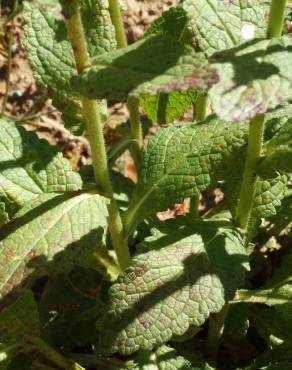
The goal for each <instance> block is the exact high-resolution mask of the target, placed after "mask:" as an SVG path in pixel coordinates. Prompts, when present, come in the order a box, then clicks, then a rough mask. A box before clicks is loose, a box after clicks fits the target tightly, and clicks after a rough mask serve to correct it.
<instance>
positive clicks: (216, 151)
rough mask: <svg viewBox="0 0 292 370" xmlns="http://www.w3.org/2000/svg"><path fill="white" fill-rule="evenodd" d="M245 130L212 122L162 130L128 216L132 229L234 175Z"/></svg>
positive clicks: (147, 158)
mask: <svg viewBox="0 0 292 370" xmlns="http://www.w3.org/2000/svg"><path fill="white" fill-rule="evenodd" d="M246 136H247V125H246V124H238V125H230V124H229V123H228V124H224V123H223V122H221V121H218V120H216V119H210V120H208V121H206V122H204V123H201V124H199V125H198V124H193V125H187V126H184V127H181V128H178V127H170V128H166V129H160V130H159V131H158V133H157V134H156V135H155V136H154V137H153V138H152V139H151V140H150V142H149V144H148V148H147V150H146V151H145V153H144V164H143V167H142V170H141V173H140V176H139V183H138V186H137V188H136V191H135V192H134V194H133V197H132V201H131V204H130V207H129V209H128V211H127V212H126V215H125V220H126V224H127V226H128V227H130V229H131V228H132V225H135V224H138V223H139V222H141V220H143V219H144V218H146V217H148V216H149V215H150V214H153V213H155V212H156V211H161V210H164V209H166V208H167V207H168V206H169V205H172V204H174V203H181V202H182V201H183V199H184V198H186V197H190V196H193V195H197V194H199V193H200V192H201V191H203V190H206V189H208V188H210V187H212V186H213V187H215V186H216V184H217V181H218V180H223V179H226V180H227V179H229V181H230V182H232V179H233V176H234V177H235V178H236V174H235V175H234V174H233V173H232V174H230V169H233V167H234V166H233V164H234V162H236V163H237V161H238V158H241V156H242V150H243V149H244V145H245V143H246V139H247V137H246ZM129 231H130V232H131V231H132V230H129Z"/></svg>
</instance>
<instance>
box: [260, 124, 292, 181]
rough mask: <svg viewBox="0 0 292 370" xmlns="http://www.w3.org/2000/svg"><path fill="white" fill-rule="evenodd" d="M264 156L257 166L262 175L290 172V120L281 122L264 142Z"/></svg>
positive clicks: (291, 128)
mask: <svg viewBox="0 0 292 370" xmlns="http://www.w3.org/2000/svg"><path fill="white" fill-rule="evenodd" d="M264 149H265V152H266V158H265V159H264V161H263V162H262V163H261V165H260V167H259V172H260V173H261V174H264V175H266V176H267V175H269V174H271V173H275V172H276V171H285V172H288V173H292V120H291V119H288V120H286V122H285V123H282V125H281V128H280V129H279V130H278V131H277V132H276V133H275V135H274V136H273V137H272V138H271V139H270V140H269V141H268V142H267V143H266V144H265V146H264Z"/></svg>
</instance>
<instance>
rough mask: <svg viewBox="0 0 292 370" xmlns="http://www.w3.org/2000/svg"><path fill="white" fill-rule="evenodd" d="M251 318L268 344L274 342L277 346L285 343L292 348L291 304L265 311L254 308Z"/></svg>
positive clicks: (269, 308) (251, 311) (268, 308)
mask: <svg viewBox="0 0 292 370" xmlns="http://www.w3.org/2000/svg"><path fill="white" fill-rule="evenodd" d="M250 318H251V319H252V320H253V321H254V323H255V325H256V326H257V328H258V330H259V332H260V334H261V336H262V337H263V338H264V339H265V340H266V342H267V343H268V344H270V343H271V342H272V341H273V342H276V343H277V344H279V343H283V342H284V344H285V345H286V346H288V347H289V348H291V346H292V332H291V330H289V329H290V328H291V325H292V324H291V323H292V305H291V303H290V304H283V305H279V306H275V307H273V308H272V307H267V308H265V309H263V308H261V309H259V308H258V307H252V309H251V310H250Z"/></svg>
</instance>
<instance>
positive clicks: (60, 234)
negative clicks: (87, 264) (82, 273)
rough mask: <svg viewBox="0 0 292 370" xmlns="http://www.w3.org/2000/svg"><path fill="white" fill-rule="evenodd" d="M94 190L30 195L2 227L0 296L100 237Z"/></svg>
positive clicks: (56, 267) (63, 264) (79, 254)
mask: <svg viewBox="0 0 292 370" xmlns="http://www.w3.org/2000/svg"><path fill="white" fill-rule="evenodd" d="M106 218H107V208H106V201H105V199H104V198H102V197H101V196H99V195H97V194H90V193H80V194H79V195H75V196H72V195H66V194H61V195H58V194H55V193H53V194H45V195H42V196H39V197H38V198H36V199H35V200H34V201H30V202H29V204H27V206H25V207H23V208H22V209H21V211H20V212H19V213H18V215H17V218H16V219H15V220H14V222H12V223H10V224H7V225H6V226H4V228H3V229H2V232H1V241H0V251H1V261H0V296H3V295H4V294H6V293H8V292H10V291H12V290H13V289H16V288H18V287H21V286H23V285H25V286H27V284H29V283H30V282H31V281H32V280H33V279H34V278H35V277H37V276H40V275H43V274H45V273H47V272H48V271H50V272H51V273H52V272H60V271H63V270H65V271H67V270H68V269H69V270H70V269H71V268H72V265H73V264H74V263H76V262H77V263H81V264H82V262H83V261H84V258H85V257H84V256H86V255H87V254H90V253H93V252H94V251H95V249H96V246H97V244H98V242H100V241H101V240H102V236H103V233H104V230H105V229H106V222H107V219H106Z"/></svg>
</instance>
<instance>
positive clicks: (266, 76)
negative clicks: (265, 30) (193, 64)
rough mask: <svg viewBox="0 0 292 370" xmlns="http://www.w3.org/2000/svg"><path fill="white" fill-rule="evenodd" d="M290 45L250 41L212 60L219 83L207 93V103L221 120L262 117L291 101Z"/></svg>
mask: <svg viewBox="0 0 292 370" xmlns="http://www.w3.org/2000/svg"><path fill="white" fill-rule="evenodd" d="M291 58H292V41H291V39H290V38H289V37H287V36H283V37H281V38H280V39H272V40H259V41H258V40H257V41H251V42H248V43H246V44H243V45H241V46H239V47H236V48H234V49H231V50H227V51H223V52H221V53H218V54H216V55H215V56H214V57H213V58H212V63H211V67H213V69H215V70H216V72H217V73H218V75H219V82H218V83H217V84H216V85H215V86H213V87H212V88H211V89H210V99H211V101H212V105H213V108H214V110H215V112H216V113H217V114H218V116H219V117H220V118H222V119H224V120H234V121H243V120H245V119H250V118H252V117H254V116H256V115H257V114H260V113H265V112H267V111H268V110H271V109H274V108H276V107H277V106H278V105H282V104H284V103H285V102H286V101H288V100H290V99H291V93H292V72H291V68H288V66H289V63H290V60H291Z"/></svg>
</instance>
